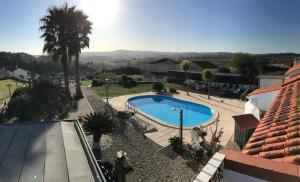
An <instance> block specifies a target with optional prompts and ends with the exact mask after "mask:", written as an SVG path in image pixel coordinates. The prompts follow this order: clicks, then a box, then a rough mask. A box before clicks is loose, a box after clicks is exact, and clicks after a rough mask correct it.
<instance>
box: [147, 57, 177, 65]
mask: <svg viewBox="0 0 300 182" xmlns="http://www.w3.org/2000/svg"><path fill="white" fill-rule="evenodd" d="M162 62H169V63H172V64H179V62H177V61H174V60H173V59H170V58H163V59H158V60H155V61H151V62H150V63H149V64H159V63H162Z"/></svg>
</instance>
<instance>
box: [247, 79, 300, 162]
mask: <svg viewBox="0 0 300 182" xmlns="http://www.w3.org/2000/svg"><path fill="white" fill-rule="evenodd" d="M276 87H277V88H276V89H278V88H280V86H279V85H277V86H276ZM299 110H300V75H298V76H296V77H294V78H292V79H289V80H287V81H286V82H285V83H284V84H282V86H281V90H280V92H279V94H278V95H277V96H276V98H275V100H274V102H273V103H272V105H271V106H270V108H269V110H268V111H267V113H266V114H265V116H264V117H263V119H262V120H261V122H260V123H259V125H258V127H257V128H256V130H255V131H254V133H253V134H252V136H251V138H250V139H249V141H248V143H247V144H246V146H245V148H244V149H243V151H242V152H243V153H245V154H248V155H253V156H256V157H261V158H267V159H273V160H276V161H281V162H288V163H293V164H298V165H299V164H300V113H299Z"/></svg>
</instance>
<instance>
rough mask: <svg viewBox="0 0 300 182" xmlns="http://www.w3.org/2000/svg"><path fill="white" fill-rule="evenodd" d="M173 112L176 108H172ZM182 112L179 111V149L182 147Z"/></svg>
mask: <svg viewBox="0 0 300 182" xmlns="http://www.w3.org/2000/svg"><path fill="white" fill-rule="evenodd" d="M172 109H173V110H175V111H176V110H177V108H176V107H172ZM182 135H183V110H182V109H180V112H179V137H180V145H181V148H182V146H183V136H182Z"/></svg>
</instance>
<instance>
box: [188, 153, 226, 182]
mask: <svg viewBox="0 0 300 182" xmlns="http://www.w3.org/2000/svg"><path fill="white" fill-rule="evenodd" d="M225 157H226V156H225V155H224V154H221V153H219V152H217V153H215V155H214V156H213V157H212V158H211V159H210V160H209V161H208V163H207V164H206V165H205V166H204V167H203V168H202V170H201V172H200V173H199V174H198V176H197V178H196V179H195V180H194V182H219V181H221V180H222V178H223V170H224V160H225Z"/></svg>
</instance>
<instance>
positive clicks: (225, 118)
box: [109, 91, 245, 147]
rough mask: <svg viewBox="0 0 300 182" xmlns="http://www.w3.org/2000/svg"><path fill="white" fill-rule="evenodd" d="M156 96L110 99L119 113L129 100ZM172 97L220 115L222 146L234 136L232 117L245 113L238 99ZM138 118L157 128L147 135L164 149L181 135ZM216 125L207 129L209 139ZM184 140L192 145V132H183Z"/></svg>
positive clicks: (148, 93)
mask: <svg viewBox="0 0 300 182" xmlns="http://www.w3.org/2000/svg"><path fill="white" fill-rule="evenodd" d="M153 94H156V93H155V92H146V93H142V94H133V95H124V96H119V97H114V98H111V99H109V103H110V104H111V105H112V107H113V108H115V109H116V110H118V111H125V110H126V109H125V104H124V103H125V101H127V99H129V98H131V97H134V96H140V95H153ZM172 97H174V98H177V99H182V100H186V101H190V102H195V103H199V104H202V105H206V106H209V107H211V108H212V109H213V110H214V111H216V112H218V113H219V122H218V128H219V129H220V128H223V131H224V133H223V135H222V137H221V145H223V146H225V145H226V144H227V143H228V141H229V140H230V139H231V137H232V136H233V134H234V119H233V118H232V116H234V115H239V114H243V113H244V105H245V103H244V102H242V101H239V100H237V99H228V98H220V97H215V96H211V99H210V100H209V99H207V95H204V94H197V93H190V95H186V93H185V92H183V91H179V93H178V94H174V95H172ZM136 116H137V117H138V118H140V119H142V120H144V121H146V122H148V123H150V124H152V125H154V126H155V127H156V128H157V131H156V132H152V133H146V134H145V135H146V136H147V137H148V138H149V139H151V140H152V141H154V142H155V143H157V144H159V145H160V146H162V147H165V146H167V145H168V144H169V142H168V139H169V138H170V137H172V136H174V135H178V134H179V130H178V129H175V128H171V127H167V126H163V125H161V124H158V123H156V122H155V121H152V120H150V119H148V118H146V117H145V116H143V115H141V114H138V113H137V114H136ZM214 127H215V124H213V125H211V126H208V127H207V128H206V129H207V131H208V138H210V136H211V132H210V128H212V129H214ZM183 138H184V142H186V143H190V142H191V133H190V130H184V131H183Z"/></svg>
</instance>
